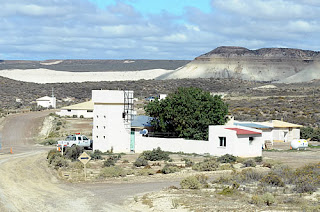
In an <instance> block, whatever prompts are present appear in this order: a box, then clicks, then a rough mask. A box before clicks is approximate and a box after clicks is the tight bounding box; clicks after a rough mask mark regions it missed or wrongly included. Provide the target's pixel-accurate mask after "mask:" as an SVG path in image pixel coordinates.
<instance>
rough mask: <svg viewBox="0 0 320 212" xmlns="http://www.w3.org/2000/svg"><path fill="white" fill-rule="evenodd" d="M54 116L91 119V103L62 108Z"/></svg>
mask: <svg viewBox="0 0 320 212" xmlns="http://www.w3.org/2000/svg"><path fill="white" fill-rule="evenodd" d="M56 114H57V115H59V116H72V117H73V116H77V117H83V118H93V102H92V101H88V102H82V103H79V104H75V105H70V106H67V107H63V108H61V110H60V111H58V112H56Z"/></svg>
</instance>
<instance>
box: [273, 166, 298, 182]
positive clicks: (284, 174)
mask: <svg viewBox="0 0 320 212" xmlns="http://www.w3.org/2000/svg"><path fill="white" fill-rule="evenodd" d="M271 170H272V172H273V173H274V174H276V175H278V176H279V177H280V178H281V179H282V180H283V182H285V183H292V181H293V176H294V170H292V169H291V168H290V167H289V166H288V165H282V164H277V165H275V166H274V167H273V168H272V169H271Z"/></svg>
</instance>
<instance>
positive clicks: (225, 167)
mask: <svg viewBox="0 0 320 212" xmlns="http://www.w3.org/2000/svg"><path fill="white" fill-rule="evenodd" d="M233 168H234V167H233V165H232V164H230V163H227V164H221V165H220V166H219V170H232V169H233Z"/></svg>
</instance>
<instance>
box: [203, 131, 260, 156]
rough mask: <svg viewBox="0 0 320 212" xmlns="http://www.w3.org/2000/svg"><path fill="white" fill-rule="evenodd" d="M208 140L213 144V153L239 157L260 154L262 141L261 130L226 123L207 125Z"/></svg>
mask: <svg viewBox="0 0 320 212" xmlns="http://www.w3.org/2000/svg"><path fill="white" fill-rule="evenodd" d="M209 142H212V145H213V146H212V148H213V150H212V153H213V155H216V156H221V155H225V154H231V155H234V156H239V157H257V156H261V155H262V146H263V143H264V142H263V137H262V130H258V129H254V128H249V127H243V126H227V125H217V126H209Z"/></svg>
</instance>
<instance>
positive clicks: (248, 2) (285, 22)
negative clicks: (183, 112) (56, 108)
mask: <svg viewBox="0 0 320 212" xmlns="http://www.w3.org/2000/svg"><path fill="white" fill-rule="evenodd" d="M0 4H1V12H0V32H1V35H0V60H1V59H29V60H45V59H187V60H192V59H193V58H195V57H197V56H199V55H201V54H204V53H206V52H209V51H211V50H213V49H214V48H216V47H219V46H242V47H246V48H249V49H257V48H264V47H287V48H300V49H309V50H319V49H320V42H319V41H320V40H319V34H320V16H319V14H320V1H318V0H254V1H252V0H158V1H156V0H45V1H44V0H28V1H25V0H10V1H8V0H0Z"/></svg>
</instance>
